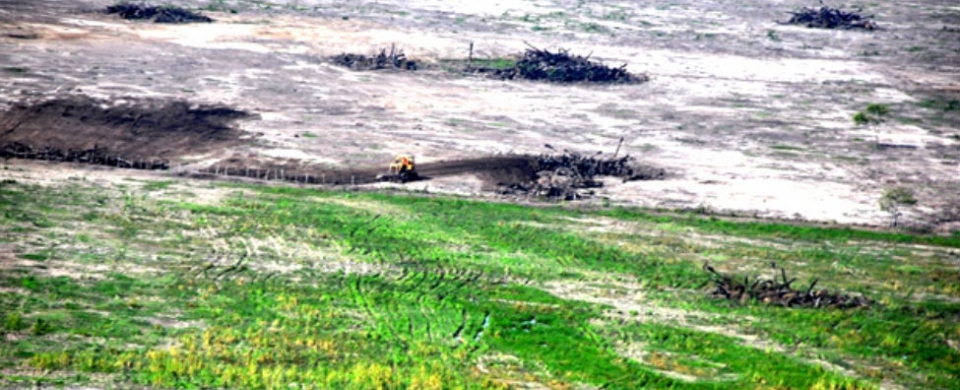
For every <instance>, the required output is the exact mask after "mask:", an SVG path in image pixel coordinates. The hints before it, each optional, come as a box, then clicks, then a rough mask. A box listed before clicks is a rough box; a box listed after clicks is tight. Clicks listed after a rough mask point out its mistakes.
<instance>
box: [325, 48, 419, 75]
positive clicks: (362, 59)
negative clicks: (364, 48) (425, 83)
mask: <svg viewBox="0 0 960 390" xmlns="http://www.w3.org/2000/svg"><path fill="white" fill-rule="evenodd" d="M330 60H331V61H333V63H335V64H337V65H340V66H344V67H347V68H350V69H353V70H378V69H403V70H417V63H416V62H415V61H411V60H408V59H407V56H406V54H403V50H402V49H401V50H397V48H396V46H394V45H391V46H390V52H389V53H388V52H387V49H385V48H384V49H380V53H378V54H377V55H375V56H366V55H363V54H352V53H342V54H339V55H336V56H333V57H332V58H330Z"/></svg>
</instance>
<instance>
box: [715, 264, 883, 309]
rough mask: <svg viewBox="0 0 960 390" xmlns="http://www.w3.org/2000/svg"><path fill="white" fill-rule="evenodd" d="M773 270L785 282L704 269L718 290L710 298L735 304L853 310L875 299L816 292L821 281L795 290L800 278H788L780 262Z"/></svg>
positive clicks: (814, 281)
mask: <svg viewBox="0 0 960 390" xmlns="http://www.w3.org/2000/svg"><path fill="white" fill-rule="evenodd" d="M771 266H773V269H774V270H775V271H779V272H780V276H781V277H782V280H780V281H778V280H777V277H776V276H774V277H773V279H763V278H761V277H757V278H756V279H755V280H754V281H753V282H750V280H749V279H748V278H747V277H746V276H744V277H743V280H740V279H739V278H734V277H732V276H729V275H723V274H720V273H719V272H717V270H716V269H714V268H713V267H711V266H710V264H709V263H704V264H703V269H704V270H706V271H708V272H710V273H712V274H713V275H714V277H715V278H714V280H713V282H714V289H713V290H712V291H710V296H711V297H714V298H725V299H729V300H732V301H738V302H741V303H745V302H747V301H751V300H756V301H760V302H763V303H766V304H775V305H782V306H784V307H796V306H800V307H813V308H827V307H831V308H838V309H849V308H855V307H863V306H869V305H870V304H872V303H873V301H872V300H870V299H869V298H866V297H862V296H850V295H846V294H831V293H830V292H829V291H827V290H826V289H820V290H814V287H816V286H817V281H818V279H814V280H813V282H812V283H810V286H808V287H807V288H805V289H803V290H795V289H793V287H791V284H793V282H795V281H796V280H797V279H796V278H791V279H787V271H785V270H784V269H783V268H778V267H777V264H776V263H772V264H771Z"/></svg>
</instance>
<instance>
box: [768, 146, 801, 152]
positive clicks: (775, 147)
mask: <svg viewBox="0 0 960 390" xmlns="http://www.w3.org/2000/svg"><path fill="white" fill-rule="evenodd" d="M770 148H772V149H776V150H797V151H802V150H804V149H803V148H801V147H799V146H791V145H773V146H771V147H770Z"/></svg>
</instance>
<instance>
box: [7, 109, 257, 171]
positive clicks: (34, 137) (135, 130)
mask: <svg viewBox="0 0 960 390" xmlns="http://www.w3.org/2000/svg"><path fill="white" fill-rule="evenodd" d="M246 117H249V114H247V113H245V112H242V111H237V110H234V109H232V108H229V107H223V106H191V105H190V104H189V103H187V102H184V101H161V100H148V99H142V100H133V101H126V102H124V103H120V104H117V103H115V102H110V101H106V100H99V99H93V98H89V97H85V96H76V97H64V98H58V99H55V100H49V101H44V102H37V103H25V102H21V103H17V104H14V105H13V107H11V108H10V109H8V110H7V111H5V112H2V113H0V149H3V150H6V151H8V152H17V151H19V153H21V154H20V155H17V154H13V155H11V154H10V153H7V154H6V155H5V157H6V158H10V157H24V158H31V157H30V156H28V155H23V154H22V153H23V152H28V151H30V152H32V153H34V154H35V155H36V157H33V158H43V157H41V156H47V158H49V156H51V155H53V156H56V155H61V156H69V155H71V154H73V155H77V154H82V153H81V152H84V151H86V152H89V151H95V152H93V154H92V155H90V153H87V154H88V155H89V156H88V157H87V158H88V159H94V160H95V159H96V157H94V156H105V157H112V158H117V157H120V158H121V159H123V160H126V161H131V162H133V161H154V160H168V159H170V158H173V157H178V156H183V155H188V154H196V153H205V152H209V151H212V150H215V149H218V148H223V147H228V146H231V145H235V144H238V143H239V140H238V137H239V136H240V135H241V132H240V131H239V130H236V129H234V128H232V127H230V124H231V123H232V122H233V121H234V120H237V119H241V118H246ZM77 158H79V157H77ZM53 159H56V158H53ZM66 161H80V160H69V159H67V160H66ZM88 162H95V161H88ZM98 163H100V162H98ZM102 163H107V162H102ZM113 163H114V164H115V163H116V160H113ZM111 165H112V164H111Z"/></svg>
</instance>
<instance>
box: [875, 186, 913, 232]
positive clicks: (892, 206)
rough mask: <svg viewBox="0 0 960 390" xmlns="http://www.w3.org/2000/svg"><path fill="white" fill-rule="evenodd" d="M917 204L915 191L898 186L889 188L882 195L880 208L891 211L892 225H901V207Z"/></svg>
mask: <svg viewBox="0 0 960 390" xmlns="http://www.w3.org/2000/svg"><path fill="white" fill-rule="evenodd" d="M915 204H917V199H916V198H915V197H914V196H913V191H911V190H910V189H909V188H905V187H896V188H891V189H888V190H887V191H885V192H884V193H883V196H881V197H880V210H883V211H886V212H888V213H890V217H891V219H892V226H893V227H897V226H898V225H899V219H900V216H901V215H902V214H901V213H900V207H902V206H913V205H915Z"/></svg>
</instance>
